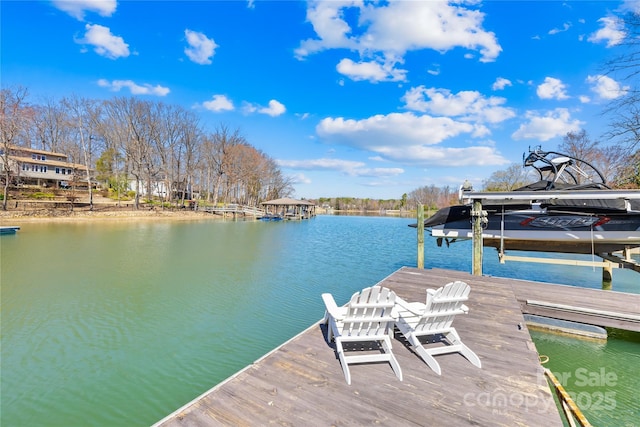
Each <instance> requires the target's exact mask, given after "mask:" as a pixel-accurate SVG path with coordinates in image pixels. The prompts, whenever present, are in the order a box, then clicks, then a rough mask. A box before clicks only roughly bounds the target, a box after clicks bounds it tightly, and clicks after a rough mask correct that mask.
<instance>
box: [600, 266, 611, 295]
mask: <svg viewBox="0 0 640 427" xmlns="http://www.w3.org/2000/svg"><path fill="white" fill-rule="evenodd" d="M612 282H613V268H612V267H611V264H610V263H608V262H607V263H605V264H604V265H603V266H602V290H604V291H610V290H611V289H612V288H613V286H612Z"/></svg>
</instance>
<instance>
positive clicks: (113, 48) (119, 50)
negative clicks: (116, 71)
mask: <svg viewBox="0 0 640 427" xmlns="http://www.w3.org/2000/svg"><path fill="white" fill-rule="evenodd" d="M85 29H86V30H87V31H86V32H85V34H84V38H82V39H79V40H76V43H79V44H89V45H92V46H94V48H93V50H94V51H95V52H96V53H97V54H98V55H101V56H104V57H106V58H110V59H116V58H120V57H127V56H129V45H128V44H127V43H125V42H124V39H123V38H122V37H119V36H114V35H113V34H111V30H110V29H109V28H108V27H103V26H102V25H97V24H95V25H92V24H87V25H85Z"/></svg>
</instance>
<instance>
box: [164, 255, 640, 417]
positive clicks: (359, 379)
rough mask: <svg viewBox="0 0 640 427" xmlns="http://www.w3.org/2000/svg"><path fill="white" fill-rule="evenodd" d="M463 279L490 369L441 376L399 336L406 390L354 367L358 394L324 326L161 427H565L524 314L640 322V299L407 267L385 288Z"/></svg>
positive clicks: (470, 337) (450, 367) (450, 361)
mask: <svg viewBox="0 0 640 427" xmlns="http://www.w3.org/2000/svg"><path fill="white" fill-rule="evenodd" d="M452 280H463V281H466V282H467V283H469V284H470V285H471V287H472V291H471V294H470V299H469V301H468V304H467V305H468V306H469V309H470V312H469V314H468V315H460V316H458V317H457V318H456V320H455V323H454V325H455V326H456V329H457V330H458V332H459V333H460V335H461V337H462V340H463V341H464V342H465V343H466V344H467V345H468V346H469V347H471V349H473V350H474V351H475V352H476V354H478V356H479V357H480V359H481V361H482V369H478V368H476V367H475V366H473V365H472V364H471V363H469V362H468V361H467V360H466V359H464V358H463V357H462V356H460V355H458V354H451V355H442V356H438V357H437V358H438V362H439V363H440V365H441V367H442V376H438V375H436V374H435V373H434V372H433V371H431V369H429V368H428V367H427V366H426V364H425V363H424V362H423V361H422V359H421V358H420V357H418V356H417V355H416V354H414V353H413V352H412V351H411V350H410V349H409V348H408V347H406V346H405V345H404V342H403V341H401V340H400V339H394V340H393V351H394V353H395V355H396V357H397V359H398V361H399V363H400V366H401V367H402V372H403V375H404V381H399V380H398V379H397V378H396V376H395V375H394V373H393V371H392V369H391V368H390V367H389V366H388V365H386V364H370V365H353V366H352V367H351V374H352V385H351V386H348V385H347V384H346V382H345V380H344V376H343V373H342V369H341V367H340V362H339V361H338V359H337V358H336V356H335V353H334V349H333V346H332V345H329V344H328V343H327V342H326V341H325V335H324V332H325V331H324V326H322V325H320V324H319V323H317V324H315V325H313V326H311V327H310V328H308V329H307V330H306V331H304V332H302V333H301V334H299V335H297V336H296V337H294V338H292V339H291V340H290V341H288V342H287V343H285V344H283V345H282V346H280V347H278V348H277V349H275V350H273V351H272V352H270V353H269V354H267V355H265V356H264V357H262V358H261V359H259V360H257V361H256V362H255V363H253V364H252V365H250V366H248V367H247V368H245V369H244V370H242V371H240V372H238V373H237V374H235V375H233V376H232V377H230V378H229V379H227V380H226V381H224V382H222V383H221V384H218V385H216V386H215V387H213V388H212V389H211V390H209V391H208V392H206V393H204V394H203V395H201V396H200V397H198V398H196V399H195V400H193V401H192V402H190V403H188V404H186V405H185V406H183V407H182V408H180V409H178V410H177V411H175V412H173V413H172V414H170V415H168V416H167V417H165V418H164V419H162V420H160V421H158V422H157V423H156V424H155V426H158V427H160V426H162V427H173V426H194V425H234V426H244V425H247V426H249V425H268V424H276V425H291V426H307V425H316V426H317V425H373V424H380V425H409V426H411V425H413V426H424V425H450V426H465V425H466V426H509V427H511V426H516V425H527V426H529V425H530V426H534V425H544V426H545V427H552V426H562V421H561V417H560V414H559V411H558V409H557V407H556V404H555V402H554V400H553V397H552V393H551V391H550V389H549V386H548V384H547V380H546V379H545V377H544V374H543V368H542V366H541V365H540V363H539V359H538V353H537V351H536V349H535V345H534V343H533V342H532V340H531V337H530V335H529V331H528V329H527V325H526V322H525V319H524V316H523V311H530V312H540V311H541V310H546V311H545V314H546V315H548V316H549V315H552V314H553V315H556V316H564V317H566V318H568V319H572V318H573V319H574V320H575V319H576V318H579V321H586V320H585V319H590V321H592V322H597V323H594V324H598V325H601V326H614V325H617V326H618V327H623V328H625V329H630V330H636V329H635V328H636V327H637V325H638V322H637V319H636V317H637V314H638V313H640V295H635V294H624V293H619V292H614V291H602V290H592V289H585V288H578V287H571V286H563V285H553V284H544V283H539V282H531V281H524V280H514V279H505V278H496V277H488V276H472V275H470V274H468V273H464V272H459V271H450V270H439V269H433V270H423V269H416V268H408V267H403V268H401V269H399V270H398V271H396V272H394V273H393V274H391V275H390V276H388V277H387V278H385V279H384V280H382V281H381V282H380V283H379V284H380V285H382V286H386V287H389V288H391V289H393V290H394V291H395V292H396V293H397V294H398V295H399V296H400V297H402V298H404V299H406V300H410V301H424V299H425V296H426V292H425V289H426V288H437V287H440V286H442V285H444V284H446V283H448V282H450V281H452ZM318 298H320V296H319V295H318ZM620 301H624V303H623V304H622V303H620ZM554 304H555V306H554ZM322 314H323V313H321V312H319V313H318V317H321V316H322ZM634 315H635V317H634ZM561 318H562V317H561ZM265 327H274V325H265Z"/></svg>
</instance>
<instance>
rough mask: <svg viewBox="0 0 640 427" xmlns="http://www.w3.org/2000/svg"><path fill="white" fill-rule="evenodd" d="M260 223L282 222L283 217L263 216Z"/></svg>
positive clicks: (276, 215) (274, 215) (275, 215)
mask: <svg viewBox="0 0 640 427" xmlns="http://www.w3.org/2000/svg"><path fill="white" fill-rule="evenodd" d="M259 219H260V221H282V219H283V218H282V215H278V214H266V215H263V216H261V217H260V218H259Z"/></svg>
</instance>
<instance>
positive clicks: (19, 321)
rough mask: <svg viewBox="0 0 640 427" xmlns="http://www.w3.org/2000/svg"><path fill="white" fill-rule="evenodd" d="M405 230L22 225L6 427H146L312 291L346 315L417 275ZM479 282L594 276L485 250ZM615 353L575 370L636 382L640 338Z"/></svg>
mask: <svg viewBox="0 0 640 427" xmlns="http://www.w3.org/2000/svg"><path fill="white" fill-rule="evenodd" d="M411 222H414V221H413V220H411V219H401V218H386V217H337V216H320V217H317V218H315V219H312V220H309V221H301V222H294V221H292V222H279V223H262V222H231V221H228V222H221V221H202V222H166V221H155V222H147V221H144V222H133V221H132V222H108V221H102V222H91V223H75V224H67V223H60V224H31V223H26V224H23V225H22V229H21V230H20V231H19V232H18V234H16V235H15V236H2V237H1V240H0V251H1V252H0V255H1V258H0V260H1V265H0V268H1V303H2V307H1V308H2V312H1V316H2V317H1V321H2V343H1V344H2V348H1V352H2V354H1V356H2V359H1V363H2V370H1V398H2V399H1V406H0V411H1V412H0V417H1V419H0V424H2V425H3V426H40V425H41V426H72V425H84V426H112V425H118V426H122V425H127V426H128V425H130V426H144V425H149V424H152V423H154V422H155V421H157V420H159V419H160V418H162V417H164V416H165V415H167V414H168V413H169V412H171V411H173V410H175V409H177V408H178V407H180V406H181V405H183V404H184V403H186V402H188V401H189V400H191V399H193V398H194V397H196V396H198V395H199V394H201V393H203V392H204V391H206V390H208V389H209V388H211V387H212V386H213V385H215V384H217V383H219V382H221V381H222V380H224V379H225V378H227V377H229V376H230V375H232V374H233V373H235V372H237V371H238V370H240V369H242V368H243V367H245V366H247V365H248V364H250V363H252V362H253V361H255V360H256V359H258V358H259V357H261V356H262V355H264V354H265V353H267V352H268V351H270V350H272V349H273V348H275V347H276V346H278V345H279V344H281V343H283V342H284V341H286V340H288V339H289V338H291V337H293V336H294V335H296V334H297V333H299V332H301V331H302V330H304V329H306V328H307V327H309V326H310V325H312V324H313V323H315V322H316V321H317V320H318V319H320V318H321V317H322V315H323V306H322V301H321V299H320V294H321V293H323V292H331V293H332V294H334V296H335V297H336V300H337V301H338V302H339V303H344V302H346V300H347V299H348V297H349V296H350V295H351V294H352V293H353V292H355V291H357V290H359V289H361V288H363V287H366V286H371V285H373V284H375V283H377V282H378V281H380V280H382V279H384V278H385V277H386V276H388V275H389V274H391V273H393V272H394V271H396V270H397V269H398V268H400V267H402V266H415V265H416V243H415V242H416V238H415V230H413V229H410V228H409V227H407V225H408V224H409V223H411ZM425 246H426V253H425V259H426V260H425V264H426V267H427V268H431V267H438V268H450V269H457V270H463V271H469V270H470V265H471V255H470V254H471V246H470V244H469V243H467V242H465V243H459V244H455V245H452V246H451V247H449V248H446V247H443V248H437V247H436V246H435V244H434V242H433V240H431V239H426V242H425ZM484 271H485V274H491V275H499V276H506V277H518V278H524V279H534V280H540V281H547V282H556V283H565V284H570V285H576V286H586V287H594V288H598V287H600V280H601V273H600V271H599V270H593V269H591V268H584V267H562V266H551V265H549V266H547V265H545V266H542V267H541V266H540V265H535V264H524V263H511V264H506V265H500V264H498V262H497V256H496V254H495V251H488V252H487V253H486V255H485V266H484ZM639 277H640V276H638V274H637V273H630V272H627V271H617V270H616V271H614V289H616V290H620V291H626V292H636V293H637V292H640V284H639V283H638V282H639ZM534 338H535V340H536V343H538V345H539V346H540V347H543V349H544V352H545V353H546V354H548V355H550V356H552V355H553V354H555V353H554V352H558V351H559V353H558V354H559V356H557V357H552V360H553V361H554V363H556V361H557V360H558V359H561V360H567V362H568V363H571V362H570V360H571V357H573V356H572V355H573V354H574V344H572V343H569V344H567V342H566V341H562V340H557V339H555V338H554V336H548V335H547V334H536V335H535V336H534ZM609 343H610V344H611V343H613V344H611V348H614V347H615V346H616V345H618V344H622V346H623V350H619V349H618V350H616V349H614V350H611V351H612V352H613V353H612V354H609V355H608V357H605V358H602V359H597V360H596V361H595V362H593V363H592V362H590V359H589V357H588V354H589V353H590V352H592V351H593V350H594V349H596V350H597V349H599V348H600V347H594V346H597V345H596V344H593V343H588V344H584V345H586V350H585V354H586V355H587V356H585V358H584V359H580V360H579V361H578V363H579V364H580V366H583V365H584V366H587V368H588V369H590V370H594V369H599V368H600V367H601V366H603V364H604V363H609V362H611V361H618V360H621V364H620V365H616V366H614V367H611V368H610V369H613V370H615V371H616V372H617V373H618V375H622V376H629V377H631V376H632V375H637V374H635V372H636V370H635V368H633V369H632V368H628V367H629V366H631V367H633V366H635V367H637V366H638V359H637V358H638V354H640V342H638V340H637V339H636V338H635V337H632V338H628V337H619V338H617V339H613V340H610V341H609ZM616 343H618V344H616ZM610 344H607V347H608V346H610ZM580 345H583V344H580ZM590 346H591V347H590ZM542 352H543V351H541V353H542ZM629 364H631V365H629ZM606 366H609V365H606ZM558 369H565V368H564V367H560V368H558ZM566 369H568V368H566ZM572 369H575V367H574V368H572ZM607 369H609V368H607ZM632 372H634V374H632ZM635 378H636V382H635V383H632V384H631V385H632V386H633V387H635V389H636V390H637V389H638V383H637V376H636V377H635ZM618 386H620V387H623V389H621V390H620V392H619V395H618V407H619V408H620V407H622V408H623V409H622V411H621V412H623V413H625V414H627V412H630V411H631V410H627V412H624V411H625V409H624V408H625V407H628V405H630V404H631V405H635V407H636V408H637V406H638V403H637V401H633V400H628V399H627V400H624V401H623V399H622V398H621V397H622V395H626V393H627V391H626V390H628V388H627V387H628V384H627V383H626V382H624V383H623V382H619V383H618ZM632 390H633V389H632ZM625 405H627V406H625ZM635 415H637V414H635ZM635 415H631V416H635ZM588 416H589V417H591V414H588ZM623 416H624V414H623ZM626 416H628V414H627V415H626ZM630 420H633V418H624V419H623V421H621V424H619V425H633V424H628V422H631V421H630ZM625 423H627V424H625ZM603 425H604V424H603ZM606 425H615V424H611V423H607V424H606Z"/></svg>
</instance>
